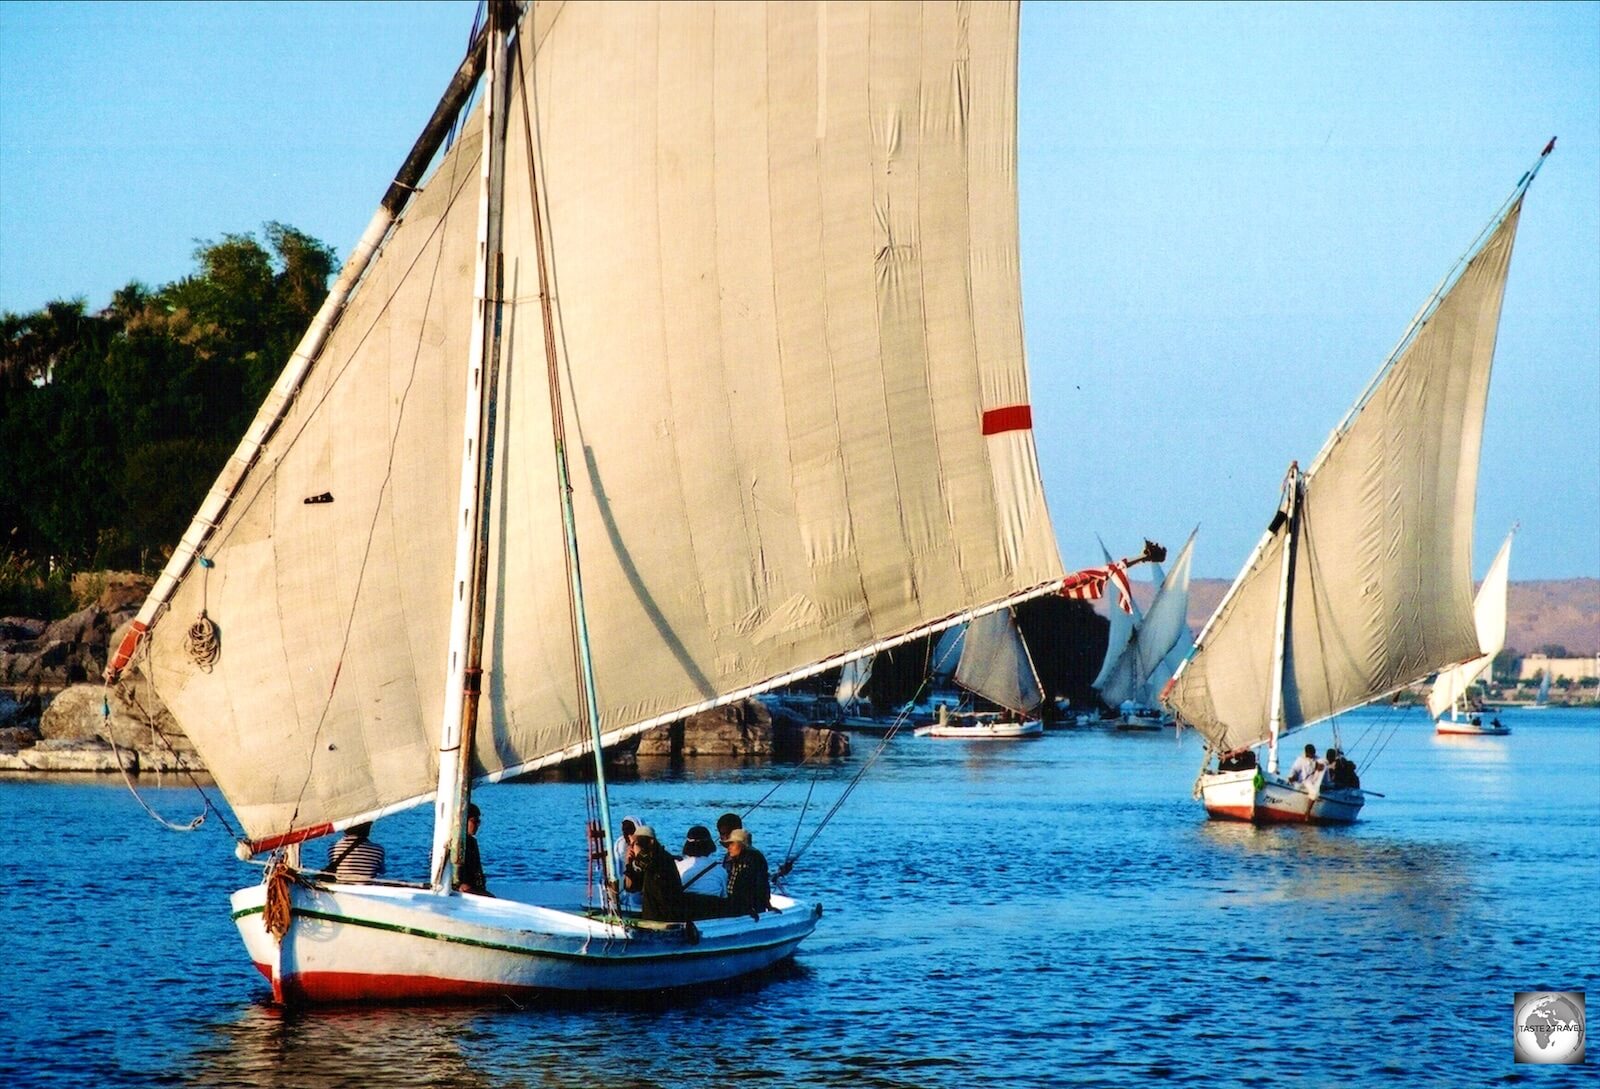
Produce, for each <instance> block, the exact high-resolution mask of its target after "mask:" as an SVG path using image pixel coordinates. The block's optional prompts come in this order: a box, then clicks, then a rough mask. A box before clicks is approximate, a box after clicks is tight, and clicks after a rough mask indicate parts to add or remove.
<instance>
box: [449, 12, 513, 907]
mask: <svg viewBox="0 0 1600 1089" xmlns="http://www.w3.org/2000/svg"><path fill="white" fill-rule="evenodd" d="M515 19H516V13H515V12H514V11H512V10H511V9H510V8H509V7H508V5H506V4H504V3H501V2H498V0H495V2H491V3H490V4H489V30H488V59H487V65H486V68H485V71H484V77H483V79H484V82H483V110H484V115H483V128H484V142H483V154H482V157H481V158H480V160H479V163H480V165H479V185H478V239H477V241H478V246H477V262H476V268H475V270H474V273H473V311H472V334H471V337H470V339H469V340H468V349H467V350H468V352H469V355H468V357H467V397H466V407H465V411H464V413H463V416H464V420H463V424H462V427H463V442H462V449H461V490H460V495H461V502H460V507H459V518H458V520H457V522H456V555H455V573H454V575H453V576H452V578H451V584H450V586H451V594H450V649H449V652H448V653H449V657H448V659H447V665H446V675H445V688H444V710H443V714H442V715H441V718H440V726H439V788H438V791H437V793H436V794H435V796H434V826H433V853H432V859H431V862H430V865H429V873H430V875H431V880H432V882H433V887H434V890H435V891H436V892H446V893H448V892H450V891H453V889H454V887H455V883H456V880H455V875H456V870H457V867H458V864H459V862H460V859H461V851H462V847H463V844H464V842H465V835H466V822H465V820H464V819H463V818H464V814H465V812H466V808H467V796H468V794H469V792H470V784H471V779H472V742H473V734H474V732H475V729H476V725H477V721H478V695H479V691H480V689H481V682H482V676H483V669H482V665H483V625H484V591H485V584H486V582H487V572H488V555H489V541H488V534H489V489H490V477H491V475H492V468H493V455H492V451H493V448H494V417H495V406H494V395H495V391H496V389H497V386H498V383H497V382H496V375H497V374H498V369H499V368H498V364H499V358H500V320H499V318H500V298H499V295H500V275H499V273H500V264H501V260H500V223H501V208H502V204H503V199H502V198H503V195H504V189H505V102H506V85H507V82H508V79H507V75H508V66H507V64H506V41H507V38H508V37H509V34H510V29H511V27H512V25H513V24H514V22H515Z"/></svg>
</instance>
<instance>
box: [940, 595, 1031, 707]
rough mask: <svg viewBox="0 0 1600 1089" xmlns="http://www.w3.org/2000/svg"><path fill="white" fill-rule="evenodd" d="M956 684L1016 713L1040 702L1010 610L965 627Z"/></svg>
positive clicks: (978, 620)
mask: <svg viewBox="0 0 1600 1089" xmlns="http://www.w3.org/2000/svg"><path fill="white" fill-rule="evenodd" d="M956 683H957V684H959V685H960V686H961V687H962V688H965V689H966V690H967V691H968V692H975V693H977V694H978V695H980V696H982V697H983V698H984V699H986V700H988V701H989V702H990V703H994V704H998V705H1000V706H1001V707H1004V708H1007V709H1008V710H1012V711H1016V712H1017V713H1018V714H1024V715H1025V714H1028V713H1030V712H1031V711H1033V710H1034V709H1035V708H1036V707H1038V706H1039V705H1040V704H1041V703H1043V702H1044V691H1043V689H1042V688H1041V687H1040V685H1039V676H1038V674H1037V673H1035V672H1034V669H1033V659H1032V657H1030V656H1029V654H1028V646H1027V644H1026V643H1024V642H1023V641H1022V632H1021V631H1020V630H1018V628H1017V620H1016V617H1015V616H1013V615H1012V613H1011V610H1010V609H1000V610H999V611H997V612H992V613H985V614H984V615H983V616H980V617H976V618H974V619H973V620H972V621H971V622H970V623H969V624H968V625H967V635H966V638H965V639H964V640H963V642H962V649H961V664H960V665H958V666H957V667H956Z"/></svg>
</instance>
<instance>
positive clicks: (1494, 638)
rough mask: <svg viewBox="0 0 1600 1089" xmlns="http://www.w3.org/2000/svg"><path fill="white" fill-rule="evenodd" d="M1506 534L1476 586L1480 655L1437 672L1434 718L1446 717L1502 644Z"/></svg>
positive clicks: (1432, 693)
mask: <svg viewBox="0 0 1600 1089" xmlns="http://www.w3.org/2000/svg"><path fill="white" fill-rule="evenodd" d="M1512 536H1513V534H1507V535H1506V540H1505V543H1504V544H1502V545H1501V546H1500V551H1499V552H1497V553H1495V557H1494V562H1493V563H1492V564H1490V565H1489V573H1488V574H1487V575H1485V576H1484V577H1483V585H1482V586H1480V587H1478V598H1477V600H1476V601H1475V602H1474V603H1473V607H1472V615H1473V622H1474V624H1475V625H1476V627H1477V631H1478V649H1479V650H1480V651H1482V653H1481V654H1480V655H1479V656H1478V657H1476V658H1474V659H1472V660H1471V661H1469V662H1462V663H1461V664H1460V665H1458V666H1452V667H1451V668H1449V669H1442V670H1440V671H1439V676H1438V677H1436V678H1435V679H1434V682H1433V688H1432V689H1430V690H1429V692H1428V710H1429V711H1430V712H1431V713H1432V714H1433V717H1434V718H1438V717H1439V716H1440V715H1444V714H1448V713H1449V711H1450V708H1452V707H1454V706H1455V704H1456V701H1457V700H1459V699H1460V698H1461V697H1462V696H1464V695H1466V694H1467V690H1468V689H1470V688H1471V687H1472V686H1473V684H1475V683H1476V682H1477V680H1478V678H1479V677H1481V676H1483V675H1484V674H1485V673H1487V672H1488V671H1489V667H1490V666H1492V665H1493V664H1494V656H1495V655H1496V654H1499V653H1500V651H1501V650H1502V649H1504V647H1505V645H1506V588H1507V579H1508V577H1509V574H1510V570H1511V538H1512Z"/></svg>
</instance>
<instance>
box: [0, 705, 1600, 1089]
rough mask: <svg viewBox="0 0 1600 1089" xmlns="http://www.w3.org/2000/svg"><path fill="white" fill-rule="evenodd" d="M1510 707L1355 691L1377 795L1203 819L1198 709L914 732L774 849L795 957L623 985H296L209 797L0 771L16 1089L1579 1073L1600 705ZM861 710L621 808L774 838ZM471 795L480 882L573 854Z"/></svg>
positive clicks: (399, 851)
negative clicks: (1456, 710) (1530, 1058)
mask: <svg viewBox="0 0 1600 1089" xmlns="http://www.w3.org/2000/svg"><path fill="white" fill-rule="evenodd" d="M1503 717H1504V718H1505V719H1506V721H1507V723H1508V724H1509V725H1511V726H1512V728H1513V731H1514V732H1513V733H1512V735H1511V736H1509V737H1505V738H1464V739H1447V738H1441V737H1436V736H1435V735H1434V734H1433V733H1432V732H1431V729H1430V726H1429V723H1428V721H1427V719H1426V716H1425V715H1424V714H1423V713H1422V712H1421V711H1417V710H1409V711H1408V710H1370V709H1369V710H1366V711H1362V712H1357V713H1355V714H1351V715H1348V716H1346V717H1345V719H1344V720H1343V722H1342V724H1341V734H1342V740H1343V742H1344V743H1345V745H1346V747H1347V748H1348V749H1350V750H1352V751H1353V752H1354V754H1355V756H1356V757H1357V760H1358V763H1360V764H1361V769H1362V778H1363V782H1364V785H1366V786H1367V787H1369V788H1370V789H1372V790H1375V791H1381V792H1382V793H1383V794H1384V795H1386V796H1385V797H1383V798H1374V799H1372V800H1371V801H1369V803H1368V806H1367V809H1366V811H1365V812H1364V813H1363V815H1362V820H1361V821H1360V822H1359V823H1358V824H1356V825H1354V826H1352V827H1349V828H1343V829H1311V828H1272V829H1256V828H1251V827H1248V826H1243V825H1234V824H1224V823H1213V822H1208V821H1206V820H1205V818H1204V814H1203V812H1202V811H1201V810H1200V808H1199V806H1198V804H1197V803H1195V802H1194V801H1193V800H1192V799H1191V798H1190V793H1189V792H1190V785H1191V782H1192V780H1193V777H1194V773H1195V770H1196V768H1197V765H1198V763H1199V757H1200V749H1199V745H1198V743H1197V741H1196V739H1195V738H1194V737H1193V736H1185V737H1183V738H1182V739H1178V740H1175V739H1174V737H1173V736H1172V735H1171V734H1170V733H1165V734H1160V735H1144V736H1128V735H1115V734H1111V733H1106V732H1102V731H1087V730H1068V731H1063V732H1059V733H1052V734H1050V735H1048V736H1046V737H1045V738H1043V739H1040V740H1036V741H1024V742H967V741H936V740H932V739H926V738H915V737H910V736H906V737H899V738H896V739H894V740H892V741H891V742H890V743H889V745H888V747H887V750H886V751H885V753H884V755H883V757H882V759H881V760H880V761H879V763H878V764H877V765H876V766H875V767H874V768H873V769H872V771H871V772H870V773H869V775H868V776H867V778H866V779H865V780H864V781H863V783H862V785H861V787H860V788H859V790H857V792H856V793H855V794H854V795H853V796H852V797H851V799H850V801H849V804H847V805H846V806H845V807H844V808H843V809H842V810H840V813H839V816H838V817H837V819H835V820H834V821H833V823H832V824H830V825H829V826H828V827H827V829H826V830H825V831H824V832H823V834H822V836H821V837H820V838H818V839H817V841H816V845H815V847H814V848H813V849H812V850H811V851H810V852H809V853H808V854H806V855H805V856H804V858H803V859H802V861H801V864H800V866H799V867H798V868H797V870H796V872H795V874H794V875H793V876H792V877H791V878H790V879H789V885H788V888H789V891H790V892H791V893H794V894H796V895H801V896H804V897H806V898H812V899H816V900H820V901H821V902H822V903H823V904H824V905H825V908H826V914H825V915H824V917H823V919H822V924H821V926H820V928H819V929H818V930H817V932H816V934H815V935H814V936H813V937H812V938H811V939H810V940H809V941H808V942H807V943H806V944H805V945H804V946H803V947H802V948H801V951H800V954H799V956H798V957H796V958H795V960H794V961H793V962H792V963H790V964H788V965H785V966H782V967H780V969H778V970H776V971H774V972H772V973H770V974H769V975H767V976H765V977H763V978H760V979H757V980H754V981H751V982H748V983H745V984H742V985H740V986H737V987H730V988H725V989H721V990H716V991H712V992H700V993H692V994H688V995H680V996H669V997H665V998H652V999H649V1000H643V1001H634V1002H628V1003H618V1002H612V1003H604V1004H600V1005H594V1004H590V1003H587V1002H584V1001H580V1000H575V999H565V1000H556V999H553V1000H550V1001H548V1002H543V1003H536V1004H534V1005H531V1006H527V1007H525V1008H517V1007H514V1006H511V1005H509V1004H507V1005H503V1006H485V1007H473V1008H448V1007H444V1008H405V1009H360V1008H355V1009H339V1010H321V1011H310V1012H303V1013H302V1012H295V1013H284V1012H282V1011H280V1010H278V1009H276V1008H274V1007H273V1006H272V1005H271V1004H270V1002H269V1001H268V998H269V995H268V990H267V985H266V983H265V981H263V980H262V979H261V977H260V976H259V975H258V974H257V973H256V971H255V969H254V968H252V967H251V965H250V964H249V962H248V960H247V959H246V958H245V957H244V955H243V951H242V947H241V946H240V944H239V941H238V937H237V935H236V933H235V932H234V929H233V924H232V923H231V922H230V921H229V919H228V911H227V897H228V894H229V893H230V892H231V891H232V890H233V889H234V888H236V887H238V886H239V885H242V884H245V883H248V882H250V881H253V880H255V879H256V877H255V874H256V872H257V871H255V870H252V869H251V868H249V867H246V866H244V865H242V864H240V863H238V862H237V861H235V860H234V858H233V856H232V853H231V844H230V842H229V841H228V838H227V835H226V833H225V832H224V831H223V830H222V829H221V828H220V826H219V824H218V822H217V820H216V819H215V818H212V819H211V820H209V821H208V822H207V823H206V825H205V826H204V827H202V828H201V829H200V830H198V831H196V832H194V833H192V834H186V835H179V834H174V833H171V832H168V831H166V830H164V829H162V828H161V827H159V826H158V825H156V824H155V823H154V822H152V821H151V820H150V819H149V818H148V817H146V816H145V815H144V813H143V812H142V811H141V810H140V809H139V808H138V806H137V804H136V803H135V801H134V800H133V799H132V798H131V797H130V795H129V794H128V792H127V791H126V790H125V789H124V788H123V786H122V785H121V782H120V780H103V779H102V780H94V781H86V780H83V779H77V780H69V781H61V780H57V781H52V782H39V781H27V780H21V781H19V780H12V781H7V782H0V835H3V837H4V842H5V843H6V844H7V847H8V850H9V853H10V865H9V866H8V867H7V869H8V879H7V881H6V882H5V885H4V891H3V893H0V927H3V934H4V950H5V953H4V956H3V957H0V964H3V969H0V970H3V983H0V1085H4V1086H24V1085H25V1086H33V1085H49V1086H144V1085H196V1086H236V1087H242V1089H256V1087H267V1086H297V1087H313V1089H320V1087H331V1086H390V1085H393V1086H556V1087H565V1086H574V1087H577V1086H639V1087H643V1086H680V1085H682V1086H724V1085H731V1084H734V1083H738V1084H740V1085H817V1086H848V1087H851V1089H865V1087H873V1086H884V1087H889V1086H894V1087H901V1086H904V1087H920V1086H946V1085H948V1086H1016V1085H1057V1084H1069V1085H1070V1084H1081V1085H1104V1086H1126V1085H1133V1084H1167V1085H1184V1086H1187V1085H1196V1086H1198V1085H1208V1086H1210V1085H1245V1086H1308V1087H1309V1086H1332V1085H1340V1086H1346V1085H1368V1084H1371V1085H1378V1084H1396V1085H1407V1086H1411V1085H1423V1086H1435V1085H1436V1086H1449V1087H1457V1086H1471V1085H1489V1084H1497V1083H1505V1084H1517V1083H1519V1082H1523V1081H1526V1082H1528V1083H1530V1084H1539V1085H1576V1084H1580V1083H1581V1084H1593V1077H1592V1075H1593V1066H1592V1065H1591V1066H1589V1067H1578V1066H1572V1067H1548V1066H1547V1067H1537V1068H1536V1067H1528V1066H1523V1067H1517V1066H1514V1065H1513V1063H1512V1031H1511V1022H1512V1001H1513V995H1514V993H1515V992H1517V991H1530V990H1577V991H1594V992H1596V993H1597V994H1600V979H1597V973H1600V713H1597V712H1593V711H1569V710H1561V709H1553V708H1552V709H1548V710H1543V711H1538V712H1532V711H1517V710H1511V711H1507V712H1504V713H1503ZM1307 737H1308V739H1310V740H1314V741H1316V742H1317V743H1318V745H1319V747H1320V746H1326V745H1327V744H1330V743H1331V736H1330V733H1329V730H1328V728H1327V727H1320V728H1317V729H1314V730H1313V731H1311V732H1310V733H1309V734H1308V735H1307ZM855 740H856V752H855V754H854V755H852V756H851V757H848V758H845V759H843V760H840V761H838V762H837V763H833V764H829V765H826V766H824V767H820V768H817V769H812V768H810V767H809V766H808V767H805V768H803V769H801V770H800V771H799V772H798V773H796V770H795V768H793V767H792V766H788V767H786V766H782V765H777V766H761V767H750V768H743V769H740V768H721V769H718V770H715V771H706V770H701V771H685V772H676V773H674V772H668V771H656V772H651V771H650V770H649V769H645V772H644V773H643V774H641V776H640V778H639V780H638V781H636V782H627V783H622V784H619V785H617V786H616V787H615V788H614V790H613V806H614V811H615V812H616V813H618V814H620V813H624V812H636V813H639V814H641V815H642V816H644V817H645V819H647V820H649V821H650V822H652V823H653V824H654V825H655V826H656V827H657V829H658V830H659V831H660V834H661V836H662V838H663V840H664V841H667V842H668V843H669V845H671V844H673V843H676V842H680V841H681V836H682V835H683V833H684V831H685V829H686V828H687V827H688V825H690V824H693V823H703V824H710V823H711V822H712V821H713V820H714V818H715V817H716V815H717V814H718V813H719V812H721V811H723V810H724V809H730V808H731V809H743V808H745V807H747V806H749V805H751V804H753V803H754V802H756V801H757V800H758V799H759V798H760V797H761V796H762V795H763V794H765V793H767V792H768V790H770V789H772V788H773V787H774V786H778V789H777V791H776V792H775V793H774V794H773V796H772V798H771V800H770V801H768V802H766V803H765V804H764V805H763V806H761V808H759V809H757V810H756V811H755V812H754V813H752V814H751V815H750V816H749V818H748V821H747V823H748V825H749V826H750V827H751V828H752V829H753V830H754V831H755V835H756V842H757V845H758V846H760V847H762V848H764V849H765V850H766V852H767V853H768V855H769V856H772V857H781V856H782V855H783V853H784V849H785V847H786V846H787V844H788V843H789V842H790V837H791V836H792V835H793V834H794V831H795V828H796V822H797V819H798V818H799V817H800V816H801V813H802V810H803V809H804V810H805V818H804V826H805V827H807V828H809V827H811V826H813V825H814V824H815V821H816V819H817V816H818V814H819V812H820V811H822V810H825V809H826V808H827V807H828V806H829V805H831V804H832V802H833V800H834V799H835V798H837V797H838V794H839V791H840V789H841V788H842V787H843V786H844V784H845V783H846V782H847V781H848V779H849V778H850V776H851V775H853V774H854V772H855V770H856V769H857V768H858V767H859V765H860V763H861V761H863V760H864V759H865V758H866V755H867V754H868V752H870V750H871V749H872V747H873V745H874V744H875V741H874V740H873V739H871V738H863V737H857V738H856V739H855ZM786 777H787V778H788V781H787V782H782V781H783V780H785V778H786ZM780 783H781V784H782V785H780ZM144 793H145V796H146V799H147V800H148V801H149V802H150V803H151V804H152V806H153V807H155V808H156V809H158V810H160V811H161V812H163V813H164V814H166V815H167V816H168V817H170V818H173V819H175V820H186V819H188V818H189V817H192V816H193V815H194V813H195V812H197V810H198V804H197V798H196V795H195V793H194V791H193V790H192V789H190V788H187V787H183V788H174V787H168V788H164V789H162V788H154V787H147V788H146V789H145V790H144ZM478 800H479V802H480V803H481V805H482V806H483V809H484V811H485V820H484V826H483V829H482V832H481V833H480V837H479V839H480V842H481V844H482V848H483V853H484V858H485V866H486V869H487V870H488V871H489V874H490V885H491V888H492V887H493V883H494V878H495V877H496V876H497V875H498V876H502V877H511V876H535V875H539V876H546V875H550V876H563V875H565V876H574V875H579V874H581V872H582V865H583V862H582V851H583V838H582V820H583V797H582V788H581V787H579V786H576V785H573V784H565V783H535V784H516V785H507V786H500V787H495V788H490V789H485V790H483V791H482V792H480V794H479V797H478ZM427 819H428V818H427V816H426V814H425V813H421V812H418V813H412V814H407V815H403V816H400V817H397V818H392V819H390V820H387V821H384V822H381V823H380V824H379V825H378V829H377V832H376V837H377V838H378V839H379V840H380V841H381V842H383V843H384V844H385V845H386V847H387V848H388V851H389V859H390V869H391V873H394V872H395V871H399V875H402V876H418V877H420V876H421V873H422V871H423V870H424V869H425V867H426V862H425V859H426V850H427V842H428V835H429V830H428V826H427ZM803 835H804V833H802V836H803ZM312 850H313V851H315V850H317V848H312ZM314 857H319V856H314ZM1589 1062H1590V1064H1595V1063H1597V1062H1600V1049H1597V1052H1596V1053H1591V1058H1590V1059H1589ZM1586 1074H1587V1075H1589V1077H1585V1076H1584V1075H1586Z"/></svg>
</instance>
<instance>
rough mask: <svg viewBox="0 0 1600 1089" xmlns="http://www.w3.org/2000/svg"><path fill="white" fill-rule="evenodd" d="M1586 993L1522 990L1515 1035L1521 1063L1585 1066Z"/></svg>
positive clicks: (1516, 1008) (1514, 1021)
mask: <svg viewBox="0 0 1600 1089" xmlns="http://www.w3.org/2000/svg"><path fill="white" fill-rule="evenodd" d="M1583 994H1584V993H1583V992H1582V991H1518V992H1517V996H1516V1001H1515V1002H1514V1003H1513V1005H1512V1009H1513V1010H1514V1011H1515V1012H1514V1013H1513V1015H1512V1033H1513V1035H1514V1037H1515V1039H1516V1043H1515V1052H1514V1053H1515V1056H1516V1060H1517V1062H1519V1063H1581V1062H1583V1056H1584V1009H1583Z"/></svg>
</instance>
